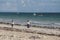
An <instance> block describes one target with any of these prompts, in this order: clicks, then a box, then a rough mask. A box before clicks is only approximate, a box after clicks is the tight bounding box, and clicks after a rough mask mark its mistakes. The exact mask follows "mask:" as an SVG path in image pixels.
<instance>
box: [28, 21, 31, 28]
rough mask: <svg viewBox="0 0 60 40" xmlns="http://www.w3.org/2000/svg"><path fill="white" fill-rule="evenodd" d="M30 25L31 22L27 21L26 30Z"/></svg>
mask: <svg viewBox="0 0 60 40" xmlns="http://www.w3.org/2000/svg"><path fill="white" fill-rule="evenodd" d="M30 24H31V22H30V21H29V20H27V28H30Z"/></svg>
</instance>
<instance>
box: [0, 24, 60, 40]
mask: <svg viewBox="0 0 60 40" xmlns="http://www.w3.org/2000/svg"><path fill="white" fill-rule="evenodd" d="M0 27H11V26H10V25H5V24H0ZM14 28H18V29H27V28H26V27H25V26H16V25H15V26H14ZM29 29H30V31H31V30H35V31H38V32H43V33H44V32H45V33H55V34H60V31H59V30H55V29H44V28H34V27H31V28H29ZM0 40H60V37H57V36H49V35H41V34H37V33H26V32H16V31H6V30H0Z"/></svg>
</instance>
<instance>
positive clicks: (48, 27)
mask: <svg viewBox="0 0 60 40" xmlns="http://www.w3.org/2000/svg"><path fill="white" fill-rule="evenodd" d="M0 24H7V25H11V23H8V22H0ZM14 25H18V26H26V24H24V25H22V24H16V23H15V24H14ZM31 27H37V28H47V29H60V27H54V26H38V25H31Z"/></svg>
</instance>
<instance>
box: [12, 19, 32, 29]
mask: <svg viewBox="0 0 60 40" xmlns="http://www.w3.org/2000/svg"><path fill="white" fill-rule="evenodd" d="M30 24H31V22H30V21H29V20H27V28H30ZM11 26H12V28H13V26H14V21H13V20H12V23H11Z"/></svg>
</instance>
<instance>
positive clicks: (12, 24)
mask: <svg viewBox="0 0 60 40" xmlns="http://www.w3.org/2000/svg"><path fill="white" fill-rule="evenodd" d="M13 26H14V21H13V20H12V23H11V27H12V28H13Z"/></svg>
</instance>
